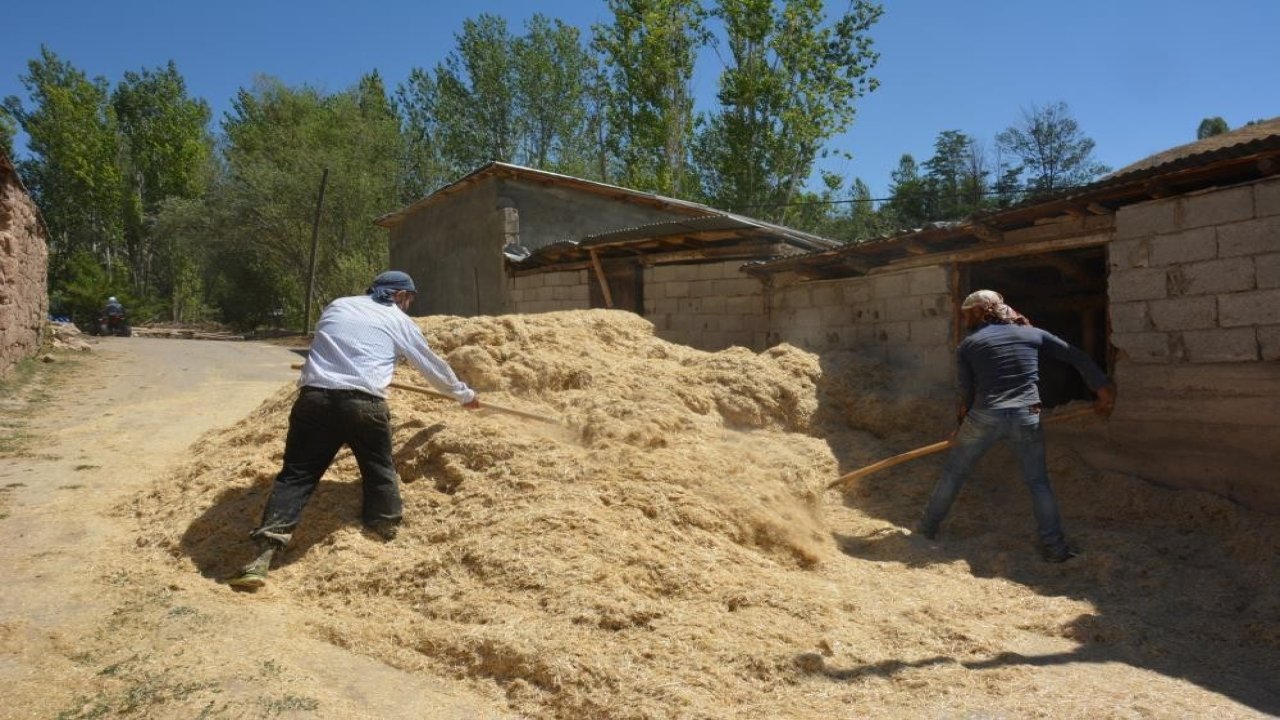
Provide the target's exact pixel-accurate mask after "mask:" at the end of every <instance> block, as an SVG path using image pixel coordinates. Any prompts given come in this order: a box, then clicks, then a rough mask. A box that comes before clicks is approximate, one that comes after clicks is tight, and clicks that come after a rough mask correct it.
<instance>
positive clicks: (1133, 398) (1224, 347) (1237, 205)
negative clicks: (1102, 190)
mask: <svg viewBox="0 0 1280 720" xmlns="http://www.w3.org/2000/svg"><path fill="white" fill-rule="evenodd" d="M1109 261H1110V266H1111V273H1110V278H1109V282H1108V284H1109V292H1110V303H1109V305H1110V313H1111V329H1112V333H1111V341H1112V344H1113V345H1115V347H1116V348H1117V349H1118V350H1119V351H1120V352H1119V354H1118V355H1117V359H1116V364H1115V377H1116V381H1117V384H1118V386H1119V389H1120V397H1119V402H1118V403H1117V404H1116V413H1115V415H1114V416H1113V417H1112V419H1111V422H1110V423H1108V424H1107V426H1106V429H1105V434H1106V441H1105V442H1082V443H1081V444H1080V446H1079V447H1080V450H1081V452H1082V454H1083V455H1085V457H1086V459H1088V460H1089V461H1090V462H1091V463H1093V464H1094V465H1097V466H1100V467H1103V468H1106V469H1111V470H1117V471H1120V472H1127V473H1130V474H1134V475H1138V476H1140V477H1145V478H1148V479H1150V480H1154V481H1156V482H1159V483H1162V484H1165V485H1172V486H1177V487H1190V488H1196V489H1200V490H1206V491H1209V492H1213V493H1217V494H1219V495H1223V496H1226V497H1229V498H1231V499H1233V500H1236V501H1238V502H1240V503H1242V504H1245V505H1248V506H1250V507H1254V508H1258V509H1262V510H1267V511H1270V512H1276V513H1280V475H1278V474H1277V473H1276V469H1275V468H1276V467H1277V466H1280V362H1277V360H1280V179H1273V180H1267V181H1256V182H1253V183H1246V184H1242V185H1237V186H1233V187H1227V188H1216V189H1211V190H1206V191H1203V192H1198V193H1192V194H1188V195H1184V196H1180V197H1177V198H1168V199H1162V200H1156V201H1152V202H1148V203H1143V204H1141V205H1135V206H1130V207H1125V208H1121V209H1120V210H1119V211H1118V212H1117V213H1116V223H1115V234H1114V236H1113V240H1112V242H1111V244H1110V246H1109Z"/></svg>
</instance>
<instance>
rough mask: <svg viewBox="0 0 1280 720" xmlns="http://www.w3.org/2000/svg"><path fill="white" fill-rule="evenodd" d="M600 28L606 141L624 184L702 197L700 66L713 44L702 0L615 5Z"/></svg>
mask: <svg viewBox="0 0 1280 720" xmlns="http://www.w3.org/2000/svg"><path fill="white" fill-rule="evenodd" d="M608 7H609V10H610V12H611V13H612V14H613V22H612V23H610V24H607V25H606V24H601V25H596V26H595V27H594V33H595V47H596V49H597V51H598V52H599V53H600V55H601V56H602V58H603V61H604V63H605V65H606V67H607V68H608V74H609V84H610V88H609V95H608V103H609V105H608V123H609V130H608V138H609V147H610V151H611V155H612V156H613V157H614V158H615V162H616V165H617V168H616V170H617V172H616V178H613V180H614V181H616V182H617V183H618V184H620V185H625V186H627V187H632V188H637V189H641V190H651V191H654V192H658V193H662V194H664V195H675V196H688V195H692V194H694V193H695V192H696V188H697V183H696V178H694V177H692V174H691V173H690V172H689V170H690V168H689V151H690V144H691V141H692V137H693V128H694V113H693V92H692V90H691V82H692V78H693V66H694V61H695V60H696V58H697V54H698V50H699V49H700V48H701V47H703V46H704V45H705V44H706V42H707V39H708V37H709V36H708V33H707V30H706V12H705V11H704V10H703V8H702V6H701V4H700V3H698V2H697V0H609V2H608Z"/></svg>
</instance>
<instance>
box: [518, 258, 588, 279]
mask: <svg viewBox="0 0 1280 720" xmlns="http://www.w3.org/2000/svg"><path fill="white" fill-rule="evenodd" d="M591 268H592V265H591V262H590V261H588V260H582V261H580V262H571V263H557V264H554V265H539V266H538V267H532V268H520V269H517V270H507V276H508V277H526V276H528V275H542V274H543V273H553V272H569V271H571V270H590V269H591Z"/></svg>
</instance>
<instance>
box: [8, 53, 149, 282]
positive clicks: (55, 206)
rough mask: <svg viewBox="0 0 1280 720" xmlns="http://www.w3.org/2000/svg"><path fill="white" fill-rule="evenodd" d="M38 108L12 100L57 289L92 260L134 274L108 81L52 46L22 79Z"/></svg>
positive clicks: (23, 164) (111, 272) (22, 167)
mask: <svg viewBox="0 0 1280 720" xmlns="http://www.w3.org/2000/svg"><path fill="white" fill-rule="evenodd" d="M21 80H22V84H23V86H24V87H25V88H26V89H27V93H28V95H29V97H30V99H31V105H32V107H27V106H26V105H24V104H23V102H22V101H21V100H20V99H19V98H17V97H13V96H10V97H8V98H6V99H5V101H4V105H5V109H6V111H7V113H8V114H9V115H10V116H11V117H12V118H13V119H15V120H16V121H17V122H18V124H19V125H21V127H22V129H23V131H24V132H26V134H27V136H28V147H29V149H30V152H31V157H30V158H29V159H26V160H22V161H20V162H19V163H18V168H19V171H20V172H21V173H22V177H23V179H24V181H25V182H26V185H27V188H28V189H29V190H30V191H31V194H32V196H33V198H34V199H35V201H36V203H37V204H38V205H39V206H40V209H41V211H42V212H43V214H44V218H45V222H46V223H47V225H48V227H49V234H50V237H49V254H50V263H49V265H50V267H49V275H50V280H51V282H52V284H54V285H56V284H57V283H58V282H61V281H64V280H66V279H67V278H68V277H69V274H68V273H69V261H70V259H71V258H72V257H75V256H77V255H80V254H83V253H89V254H90V255H92V256H93V257H95V258H96V259H97V261H98V263H99V264H100V265H102V266H103V267H104V268H105V269H106V272H107V276H108V277H109V278H113V279H114V278H115V277H116V276H117V274H121V273H123V272H126V267H127V265H126V262H125V260H126V258H125V257H124V248H123V234H124V222H123V218H122V213H121V209H122V207H123V202H122V194H121V189H122V183H121V180H122V175H121V170H120V165H119V158H120V154H121V147H120V138H119V134H118V131H117V122H116V115H115V110H114V109H113V108H112V106H111V104H110V103H109V102H108V85H107V81H106V80H104V79H102V78H96V79H93V80H90V79H89V78H88V77H87V76H86V75H85V74H84V73H83V72H81V71H80V70H78V69H77V68H75V67H74V66H72V65H71V64H70V63H68V62H65V61H63V60H61V59H60V58H58V56H57V55H55V54H54V53H53V52H52V51H51V50H49V49H48V48H46V47H41V48H40V57H39V58H38V59H35V60H32V61H30V62H29V63H27V74H26V75H23V76H21Z"/></svg>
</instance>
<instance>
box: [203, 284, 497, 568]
mask: <svg viewBox="0 0 1280 720" xmlns="http://www.w3.org/2000/svg"><path fill="white" fill-rule="evenodd" d="M416 294H417V291H416V288H415V286H414V284H413V279H412V278H410V277H409V276H408V275H407V274H406V273H403V272H399V271H396V270H392V271H389V272H385V273H382V274H381V275H379V276H378V277H376V278H374V281H373V286H372V287H370V288H369V290H368V291H367V293H366V294H365V295H356V296H353V297H344V298H338V299H337V300H334V301H333V302H332V303H330V304H329V306H328V307H326V308H325V309H324V312H323V313H321V315H320V320H319V321H318V322H317V323H316V332H315V338H314V339H313V340H312V342H311V351H310V353H309V354H308V355H307V362H306V364H305V365H303V367H302V377H301V378H300V379H299V380H298V385H299V386H300V390H299V391H298V398H297V400H295V401H294V403H293V409H292V411H291V412H290V413H289V434H288V436H287V437H286V439H285V450H284V468H283V469H282V470H281V471H280V474H279V475H277V476H276V480H275V484H274V485H273V486H272V489H271V497H270V498H269V499H268V500H267V506H266V509H265V510H264V511H263V513H262V522H261V523H260V524H259V525H258V528H257V529H256V530H254V531H253V533H252V534H251V536H252V537H253V538H254V540H255V541H256V542H257V543H258V545H259V550H260V554H259V555H258V557H257V558H256V559H255V560H254V561H253V562H251V563H249V564H248V565H246V566H245V567H244V569H243V570H241V572H240V574H239V575H237V576H236V577H234V578H232V579H231V580H230V581H228V582H229V583H230V584H231V585H232V586H234V587H239V588H258V587H261V586H262V585H264V584H265V583H266V579H267V570H268V568H269V567H270V566H271V558H272V556H273V555H274V553H275V551H276V550H279V549H281V548H283V547H284V546H285V545H286V544H287V543H288V542H289V539H290V537H291V536H292V534H293V531H294V528H296V527H297V525H298V520H299V518H300V517H301V515H302V510H303V508H304V507H306V504H307V501H308V500H310V498H311V493H312V492H314V491H315V489H316V486H317V485H318V484H319V482H320V477H321V476H322V475H324V472H325V470H327V469H328V468H329V464H330V463H332V462H333V458H334V456H335V455H337V454H338V450H339V449H341V448H342V446H343V445H344V444H345V445H349V446H350V447H351V452H352V454H354V455H355V457H356V462H357V464H359V466H360V476H361V479H362V481H363V520H364V524H365V526H366V527H367V528H369V529H370V530H372V531H373V532H374V533H376V534H377V535H379V536H380V537H382V538H383V539H385V540H391V539H393V538H395V536H396V531H397V527H398V525H399V523H400V519H401V515H402V513H403V509H404V506H403V503H402V502H401V499H400V487H399V479H398V478H397V477H396V470H395V466H394V464H393V461H392V457H391V416H390V414H389V412H388V410H387V402H386V396H387V386H388V385H389V384H390V383H391V376H392V374H393V372H394V371H395V365H396V358H397V357H403V358H405V359H406V360H408V361H409V363H410V364H411V365H413V366H414V367H415V368H417V369H418V371H419V372H421V373H422V375H423V376H424V377H425V378H426V379H427V381H428V382H430V383H431V385H432V386H434V387H435V389H436V390H438V391H440V392H442V393H444V394H446V395H449V396H451V397H453V398H454V399H456V400H457V401H458V402H459V403H461V404H462V406H463V407H465V408H469V409H473V410H474V409H476V408H479V407H480V401H479V400H477V399H476V393H475V391H474V390H472V389H471V388H469V387H467V385H466V384H465V383H463V382H461V381H460V380H458V378H457V376H456V375H454V373H453V370H452V369H451V368H450V367H449V365H448V363H446V362H445V361H444V360H441V359H440V358H439V357H438V356H437V355H436V354H435V353H434V352H432V351H431V348H430V347H429V346H428V345H427V341H426V338H424V337H423V335H422V331H421V330H419V329H418V326H417V325H415V324H414V323H413V321H412V320H410V319H409V316H408V315H406V314H405V312H404V311H405V310H407V309H408V308H409V305H410V303H412V302H413V298H414V297H415V295H416Z"/></svg>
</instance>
